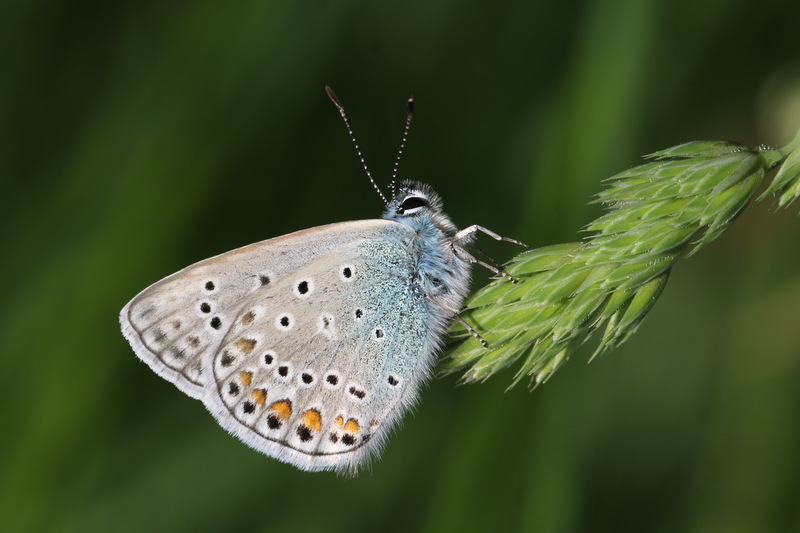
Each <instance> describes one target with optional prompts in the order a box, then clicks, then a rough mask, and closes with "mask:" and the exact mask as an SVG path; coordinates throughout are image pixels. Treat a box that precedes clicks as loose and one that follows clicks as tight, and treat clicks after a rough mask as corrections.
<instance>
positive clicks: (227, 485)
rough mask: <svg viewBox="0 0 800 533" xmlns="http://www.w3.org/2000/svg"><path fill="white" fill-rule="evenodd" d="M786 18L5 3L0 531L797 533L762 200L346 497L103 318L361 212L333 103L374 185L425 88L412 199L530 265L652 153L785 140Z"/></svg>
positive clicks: (620, 11) (514, 5) (426, 396)
mask: <svg viewBox="0 0 800 533" xmlns="http://www.w3.org/2000/svg"><path fill="white" fill-rule="evenodd" d="M798 20H800V3H798V2H795V1H787V0H780V1H779V0H760V1H759V2H755V1H746V0H724V1H723V0H677V1H676V0H597V1H592V2H587V1H567V2H555V1H549V2H548V1H533V2H508V3H490V2H481V1H453V0H450V1H448V0H425V1H407V2H399V1H387V2H365V1H355V0H352V1H346V0H345V1H321V0H318V1H311V0H306V1H298V2H283V1H248V2H238V3H222V2H212V1H197V2H156V1H149V0H145V1H143V0H137V1H117V2H100V1H91V0H77V1H72V2H54V1H47V0H44V1H38V2H5V3H4V4H3V6H2V7H0V29H1V30H2V31H0V34H2V36H0V41H2V51H0V57H2V61H1V62H0V64H1V65H2V72H1V73H0V136H1V137H0V162H1V163H2V166H1V167H0V176H2V177H1V178H0V199H2V209H0V220H1V221H2V231H1V232H0V246H1V249H2V259H1V260H0V273H2V278H0V279H2V282H3V289H2V299H1V300H0V368H2V371H0V391H2V392H1V393H0V394H2V402H0V530H2V531H12V532H13V531H48V532H49V531H53V532H67V531H69V532H77V531H81V532H86V531H187V532H188V531H192V532H196V531H248V532H255V531H298V530H301V531H313V530H318V531H326V532H335V531H348V532H350V533H353V532H357V531H374V530H378V529H380V530H383V531H389V530H394V531H437V532H438V531H480V530H483V531H486V530H495V531H543V532H572V531H659V532H662V531H663V532H671V531H697V532H706V531H709V532H710V531H726V532H750V531H753V532H755V531H759V532H762V531H781V532H782V531H790V530H794V531H798V530H800V506H798V502H800V328H798V327H797V322H798V317H799V316H800V246H798V244H799V243H800V224H798V218H797V213H798V209H800V208H798V207H797V206H793V207H791V208H789V209H787V210H785V211H780V212H778V211H775V210H774V209H772V208H771V206H770V203H769V202H764V203H762V204H759V205H754V206H752V207H751V208H750V209H748V210H747V211H746V212H745V213H744V214H743V215H742V216H741V217H740V218H739V219H738V220H737V222H736V223H735V224H734V226H733V227H732V228H731V230H730V231H729V232H727V233H726V234H725V235H724V236H722V237H721V238H720V239H719V240H718V241H716V242H715V243H714V244H713V245H712V246H709V247H708V248H706V249H704V250H702V252H701V253H700V254H699V255H698V256H696V257H692V258H691V259H689V260H687V261H683V262H681V263H680V264H679V265H678V266H677V268H676V269H675V271H674V272H673V276H672V279H671V280H670V282H669V284H668V285H667V288H666V290H665V292H664V294H663V296H662V298H661V301H660V302H659V303H658V304H657V305H656V307H655V308H654V309H653V311H652V313H651V315H650V316H649V317H648V319H647V320H646V321H645V323H644V325H643V326H642V327H641V329H640V331H639V333H638V334H637V335H636V336H635V337H634V338H633V339H632V340H631V341H630V342H629V343H627V344H626V345H624V346H623V347H622V348H620V349H619V350H617V351H616V352H614V353H612V354H610V355H608V356H605V357H603V358H601V359H599V360H596V361H594V362H593V363H592V364H590V365H587V364H586V360H587V358H588V355H589V354H590V353H591V349H592V347H591V346H587V348H586V349H585V350H584V351H581V352H578V353H576V354H575V355H574V356H573V357H572V360H571V361H570V362H569V364H567V365H566V366H565V367H564V368H563V369H562V370H560V371H559V372H558V373H557V374H556V375H555V376H554V377H553V378H552V379H551V380H550V381H549V382H548V383H547V384H546V385H544V386H542V387H540V388H538V389H537V390H535V391H534V392H533V393H530V392H528V391H527V390H525V388H524V387H518V388H515V389H513V390H511V391H509V392H505V389H506V387H507V385H508V383H509V382H510V379H511V376H512V374H513V370H509V371H508V372H505V373H504V374H501V375H498V376H495V377H493V378H492V379H490V380H489V381H488V382H486V383H484V384H481V385H472V386H463V387H457V386H456V381H457V380H456V377H453V376H451V377H445V378H443V379H438V380H435V381H433V382H432V383H431V384H430V385H429V386H428V387H427V388H426V389H425V390H424V392H423V394H422V401H421V403H420V405H419V407H418V409H417V410H416V412H415V413H414V414H413V415H412V416H408V417H407V418H406V420H405V424H404V427H403V428H402V429H401V430H400V431H399V432H398V433H397V434H396V435H395V436H394V437H393V438H392V439H391V441H390V442H389V445H388V446H387V448H386V450H385V453H384V454H383V456H382V458H381V459H380V461H378V462H376V463H374V464H373V465H372V467H371V468H370V469H369V470H368V471H365V472H363V473H362V474H361V475H360V476H359V477H357V478H355V479H346V478H342V477H337V476H336V475H334V474H331V473H316V474H310V473H305V472H300V471H298V470H296V469H294V468H293V467H290V466H288V465H284V464H281V463H278V462H276V461H274V460H272V459H269V458H266V457H264V456H262V455H260V454H258V453H256V452H254V451H252V450H250V449H249V448H247V447H246V446H245V445H243V444H241V443H240V442H239V441H238V440H236V439H235V438H233V437H231V436H229V435H227V434H226V432H225V431H223V430H222V429H220V428H219V427H218V426H217V425H216V423H215V422H214V420H213V418H212V417H211V416H210V415H208V414H207V413H206V411H205V409H204V408H203V406H202V405H201V404H200V403H199V402H197V401H195V400H192V399H190V398H188V397H186V396H184V395H183V394H181V393H180V392H179V391H178V390H177V389H176V388H175V387H174V386H173V385H171V384H170V383H167V382H166V381H164V380H162V379H160V378H158V377H157V376H156V375H155V374H154V373H153V372H152V371H151V370H150V369H149V368H148V367H147V366H146V365H144V364H143V363H141V362H139V361H138V360H137V358H136V357H135V356H134V354H133V352H132V350H131V349H130V348H129V346H128V345H127V343H126V342H125V341H124V339H123V338H122V335H121V334H120V333H119V328H118V323H117V314H118V312H119V309H120V308H121V307H122V306H123V305H124V304H125V302H126V301H127V300H128V299H130V298H131V297H133V296H134V295H135V294H136V293H137V292H138V291H139V290H141V289H143V288H144V287H145V286H147V285H149V284H150V283H152V282H154V281H156V280H158V279H160V278H161V277H163V276H165V275H168V274H170V273H172V272H174V271H176V270H178V269H180V268H182V267H184V266H186V265H188V264H190V263H193V262H195V261H197V260H200V259H203V258H206V257H209V256H211V255H215V254H217V253H220V252H223V251H226V250H229V249H232V248H235V247H238V246H241V245H245V244H248V243H251V242H255V241H258V240H262V239H266V238H269V237H273V236H277V235H281V234H284V233H287V232H290V231H294V230H298V229H302V228H306V227H311V226H315V225H319V224H324V223H329V222H336V221H342V220H349V219H359V218H371V217H376V216H378V215H379V213H380V212H381V209H382V205H381V203H380V201H379V199H378V198H377V196H376V195H375V193H374V191H373V190H372V188H371V187H370V186H369V184H368V182H367V180H366V178H365V177H364V174H363V171H362V170H361V168H360V164H359V163H358V160H357V158H356V155H355V152H354V150H353V148H352V145H351V143H350V140H349V138H348V137H347V135H346V132H345V129H344V127H343V125H342V123H341V120H340V118H339V116H338V114H337V113H336V110H335V108H334V107H333V106H332V104H331V103H330V101H329V100H328V98H327V97H326V96H325V93H324V91H323V87H324V85H325V84H330V85H331V86H332V87H333V88H334V89H335V90H336V91H337V93H338V94H339V97H340V98H341V100H342V102H343V103H344V105H345V107H346V109H347V110H348V113H349V116H350V119H351V121H352V123H353V127H354V129H355V131H356V134H357V136H358V139H359V141H360V144H361V146H362V148H363V151H364V153H365V155H366V157H367V159H368V162H369V164H370V165H371V168H372V170H373V173H374V174H375V175H376V177H377V178H378V179H379V180H381V181H382V182H383V183H384V184H385V183H387V182H388V179H389V178H388V176H389V175H390V170H391V166H392V163H393V159H394V155H395V151H396V149H397V146H398V144H399V140H400V136H401V132H402V126H403V121H404V114H405V99H406V97H407V95H408V94H409V93H411V92H413V93H415V95H416V116H415V119H414V124H413V126H412V132H411V137H410V140H409V143H408V146H407V149H406V153H405V156H404V158H403V161H402V163H401V174H402V175H403V176H404V177H413V178H417V179H422V180H425V181H427V182H429V183H431V184H432V185H433V186H434V187H435V188H436V189H437V190H438V191H439V192H440V193H441V194H442V196H443V198H444V200H445V205H446V208H447V212H448V213H449V214H450V215H451V216H452V218H453V219H454V220H455V222H456V223H457V224H458V225H460V226H461V227H464V226H467V225H469V224H472V223H479V224H482V225H484V226H487V227H490V228H492V229H494V230H496V231H498V232H500V233H502V234H505V235H509V236H515V237H518V238H520V239H522V240H524V241H526V242H528V243H529V244H530V245H532V246H543V245H548V244H554V243H559V242H568V241H573V240H576V239H578V238H580V236H581V233H580V232H579V230H580V228H581V227H582V226H583V225H585V224H587V223H588V222H590V221H591V220H592V218H593V217H596V216H598V215H599V213H600V212H599V208H598V207H597V206H593V205H588V202H589V200H590V199H591V198H592V195H593V194H595V193H596V192H597V191H598V190H599V189H600V187H601V180H602V179H603V178H605V177H608V176H610V175H612V174H614V173H616V172H618V171H621V170H623V169H625V168H627V167H629V166H632V165H634V164H637V163H638V162H639V161H640V159H639V157H640V156H641V155H642V154H645V153H649V152H652V151H655V150H657V149H662V148H666V147H668V146H671V145H675V144H678V143H680V142H685V141H689V140H699V139H725V140H727V139H730V140H738V141H742V142H745V143H749V144H751V145H756V144H760V143H767V144H772V145H778V146H780V145H782V144H785V143H787V142H788V141H789V140H790V139H791V137H792V136H793V134H794V132H795V131H796V130H797V128H798V127H800V49H798V44H797V31H798V26H797V21H798ZM485 241H486V239H484V241H483V242H484V244H485V247H486V248H488V249H489V250H490V251H491V253H492V255H493V256H495V257H496V258H498V259H501V260H502V259H507V258H510V257H511V255H512V254H514V253H516V252H517V250H515V249H514V248H513V247H510V246H505V245H502V246H495V245H494V244H495V243H488V242H485ZM485 279H486V276H483V275H479V276H478V277H477V278H476V284H480V283H483V282H485Z"/></svg>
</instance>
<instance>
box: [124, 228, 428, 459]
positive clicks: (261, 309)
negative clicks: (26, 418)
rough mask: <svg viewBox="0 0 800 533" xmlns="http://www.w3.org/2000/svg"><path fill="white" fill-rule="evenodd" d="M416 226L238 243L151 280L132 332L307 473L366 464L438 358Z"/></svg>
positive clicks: (193, 387) (212, 406)
mask: <svg viewBox="0 0 800 533" xmlns="http://www.w3.org/2000/svg"><path fill="white" fill-rule="evenodd" d="M411 233H412V232H411V230H409V229H408V227H407V226H405V225H403V224H398V223H395V222H390V221H385V220H371V221H361V222H349V223H342V224H333V225H330V226H323V227H320V228H314V229H311V230H306V231H303V232H298V233H295V234H291V235H287V236H285V237H279V238H277V239H271V240H268V241H264V242H262V243H258V244H255V245H251V246H248V247H245V248H242V249H239V250H234V251H232V252H229V253H227V254H223V255H221V256H217V257H215V258H212V259H209V260H206V261H203V262H201V263H198V264H196V265H193V266H191V267H188V268H187V269H184V270H182V271H181V272H178V273H177V274H174V275H173V276H170V277H168V278H166V279H164V280H162V281H160V282H158V283H156V284H155V285H153V286H151V287H150V288H148V289H146V290H145V291H143V292H142V293H141V294H140V295H138V296H137V297H136V298H134V299H133V300H132V301H131V302H130V303H129V304H128V305H127V306H125V309H123V312H122V315H121V322H122V326H123V331H124V332H125V335H126V337H127V338H128V339H129V340H130V342H131V344H132V346H133V347H134V349H135V351H136V353H137V354H138V355H139V357H140V358H141V359H143V360H144V361H145V362H147V363H148V364H149V365H150V366H151V367H152V368H153V369H154V370H155V371H156V372H158V373H159V374H160V375H162V376H163V377H165V378H166V379H169V380H170V381H172V382H174V383H175V384H176V385H177V386H178V387H179V388H181V390H183V391H184V392H186V393H187V394H189V395H190V396H192V397H195V398H199V399H202V400H203V402H204V403H205V404H206V406H207V407H208V408H209V410H210V411H211V412H212V414H214V416H215V417H216V418H217V420H218V422H219V423H220V425H222V426H223V427H225V428H226V429H228V430H229V431H231V432H233V433H234V434H236V435H237V436H238V437H239V438H241V439H242V440H243V441H245V442H246V443H247V444H249V445H250V446H252V447H253V448H255V449H257V450H259V451H261V452H263V453H266V454H267V455H270V456H272V457H275V458H277V459H280V460H283V461H286V462H289V463H292V464H294V465H296V466H298V467H300V468H303V469H306V470H322V469H330V468H339V469H344V468H355V467H356V466H357V465H358V464H360V463H361V462H363V460H364V459H365V458H366V457H368V456H369V455H370V453H371V452H374V451H376V450H377V449H379V447H380V445H381V442H382V441H383V439H384V438H385V436H386V435H387V434H388V432H389V430H390V429H391V427H392V426H393V425H394V424H395V423H396V421H397V420H399V418H400V417H401V416H402V414H403V412H404V411H405V410H406V409H407V408H408V407H409V406H410V404H411V403H413V401H414V399H415V396H416V391H417V389H418V387H419V383H420V381H421V380H422V379H423V378H424V377H425V376H426V375H427V373H428V370H429V368H430V364H431V359H432V357H433V351H434V344H435V342H434V341H433V340H431V339H430V335H429V329H428V326H427V324H428V323H429V320H428V318H429V317H428V316H427V307H426V303H425V301H424V296H423V295H422V294H420V293H419V291H415V290H414V289H413V287H414V284H413V283H412V277H413V274H414V269H415V259H414V257H413V256H412V255H411V254H410V253H409V247H408V243H409V242H410V239H411V238H412V235H411Z"/></svg>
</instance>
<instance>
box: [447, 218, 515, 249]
mask: <svg viewBox="0 0 800 533" xmlns="http://www.w3.org/2000/svg"><path fill="white" fill-rule="evenodd" d="M479 231H480V232H482V233H485V234H486V235H488V236H489V237H491V238H493V239H495V240H498V241H506V242H510V243H514V244H518V245H519V246H522V247H524V248H528V245H527V244H525V243H524V242H522V241H518V240H516V239H512V238H510V237H503V236H502V235H498V234H497V233H495V232H493V231H492V230H490V229H486V228H484V227H483V226H479V225H477V224H473V225H472V226H470V227H468V228H464V229H462V230H461V231H459V232H458V233H456V235H455V237H454V240H455V241H456V242H459V241H461V240H462V239H468V238H471V237H472V236H473V235H475V234H476V233H477V232H479Z"/></svg>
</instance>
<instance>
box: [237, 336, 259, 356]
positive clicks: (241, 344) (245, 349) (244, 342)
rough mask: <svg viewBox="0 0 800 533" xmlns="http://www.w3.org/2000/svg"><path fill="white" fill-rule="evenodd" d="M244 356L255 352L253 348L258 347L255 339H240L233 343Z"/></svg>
mask: <svg viewBox="0 0 800 533" xmlns="http://www.w3.org/2000/svg"><path fill="white" fill-rule="evenodd" d="M233 345H234V346H236V347H237V348H238V349H239V350H240V351H241V352H242V353H243V354H245V355H247V354H249V353H250V352H252V351H253V348H255V347H256V341H255V340H254V339H239V340H238V341H236V342H234V343H233Z"/></svg>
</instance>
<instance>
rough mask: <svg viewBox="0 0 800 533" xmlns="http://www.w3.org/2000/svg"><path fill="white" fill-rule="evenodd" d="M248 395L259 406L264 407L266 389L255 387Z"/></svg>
mask: <svg viewBox="0 0 800 533" xmlns="http://www.w3.org/2000/svg"><path fill="white" fill-rule="evenodd" d="M250 397H251V398H252V399H253V400H254V401H255V402H256V403H257V404H258V406H259V407H264V402H266V401H267V391H265V390H264V389H256V390H254V391H253V392H251V393H250Z"/></svg>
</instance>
